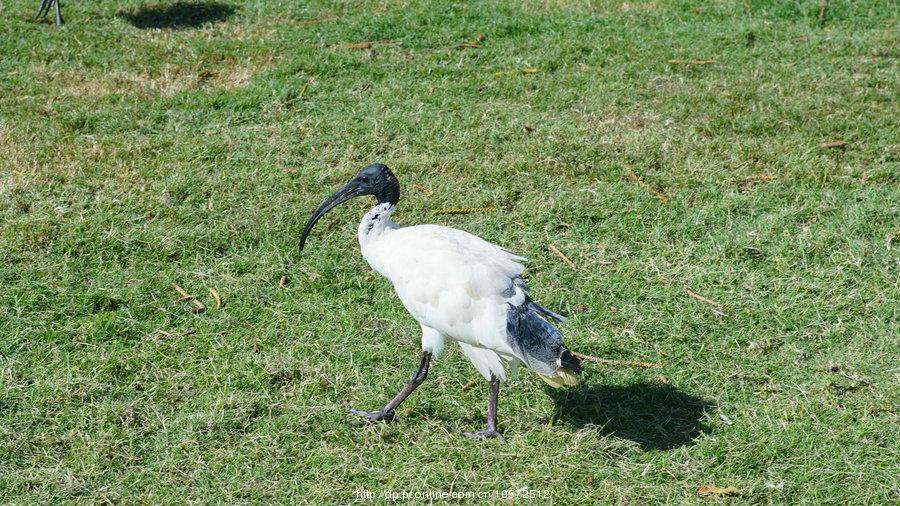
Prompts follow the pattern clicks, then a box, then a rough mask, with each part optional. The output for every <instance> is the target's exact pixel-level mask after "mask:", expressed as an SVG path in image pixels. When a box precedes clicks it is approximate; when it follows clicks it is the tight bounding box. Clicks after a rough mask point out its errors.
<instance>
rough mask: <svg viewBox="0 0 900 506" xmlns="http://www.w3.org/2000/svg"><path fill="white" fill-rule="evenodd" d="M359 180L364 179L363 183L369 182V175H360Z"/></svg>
mask: <svg viewBox="0 0 900 506" xmlns="http://www.w3.org/2000/svg"><path fill="white" fill-rule="evenodd" d="M359 180H360V181H362V182H363V183H368V182H369V177H368V176H360V177H359Z"/></svg>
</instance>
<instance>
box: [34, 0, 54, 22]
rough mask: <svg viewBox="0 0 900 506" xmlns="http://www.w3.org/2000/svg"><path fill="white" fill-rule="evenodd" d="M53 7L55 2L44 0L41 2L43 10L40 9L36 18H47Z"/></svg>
mask: <svg viewBox="0 0 900 506" xmlns="http://www.w3.org/2000/svg"><path fill="white" fill-rule="evenodd" d="M51 5H53V0H43V1H42V2H41V8H40V9H38V13H37V16H35V18H39V17H41V16H46V15H47V13H48V12H50V6H51Z"/></svg>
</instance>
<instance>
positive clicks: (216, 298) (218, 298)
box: [209, 288, 222, 307]
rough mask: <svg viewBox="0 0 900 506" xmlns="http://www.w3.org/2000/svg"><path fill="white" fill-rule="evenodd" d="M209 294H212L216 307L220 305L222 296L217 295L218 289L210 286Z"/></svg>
mask: <svg viewBox="0 0 900 506" xmlns="http://www.w3.org/2000/svg"><path fill="white" fill-rule="evenodd" d="M209 294H210V295H212V297H213V300H215V301H216V307H222V296H221V295H219V291H218V290H216V289H215V288H210V289H209Z"/></svg>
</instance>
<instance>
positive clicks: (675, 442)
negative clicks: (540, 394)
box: [547, 382, 715, 450]
mask: <svg viewBox="0 0 900 506" xmlns="http://www.w3.org/2000/svg"><path fill="white" fill-rule="evenodd" d="M547 393H548V394H549V395H550V397H551V398H552V399H553V400H554V402H555V404H556V406H555V408H554V417H555V419H557V420H560V421H562V422H564V423H568V424H572V425H575V426H577V427H596V428H597V430H598V431H600V433H601V434H605V435H611V436H614V437H617V438H622V439H628V440H631V441H634V442H636V443H638V444H639V445H640V446H641V448H643V449H644V450H671V449H674V448H678V447H681V446H686V445H689V444H691V443H692V442H693V441H694V439H696V438H697V437H698V436H699V435H700V434H703V433H706V432H709V430H710V428H709V427H708V426H707V425H705V424H704V423H703V422H702V420H703V418H704V415H705V414H706V412H707V411H709V410H710V409H712V408H714V407H715V404H713V403H711V402H709V401H707V400H705V399H703V398H700V397H696V396H694V395H689V394H685V393H683V392H681V391H679V390H678V389H677V388H675V387H673V386H671V385H668V384H658V383H647V382H641V383H634V384H631V385H622V386H604V385H596V386H593V385H592V386H587V385H585V386H582V387H579V388H574V389H566V390H556V389H550V388H548V390H547Z"/></svg>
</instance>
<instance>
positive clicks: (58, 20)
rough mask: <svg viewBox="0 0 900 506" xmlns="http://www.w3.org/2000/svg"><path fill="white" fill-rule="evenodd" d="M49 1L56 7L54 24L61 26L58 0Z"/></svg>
mask: <svg viewBox="0 0 900 506" xmlns="http://www.w3.org/2000/svg"><path fill="white" fill-rule="evenodd" d="M50 1H51V2H53V5H54V6H55V7H56V26H62V25H63V18H62V12H60V10H59V2H60V0H50Z"/></svg>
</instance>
